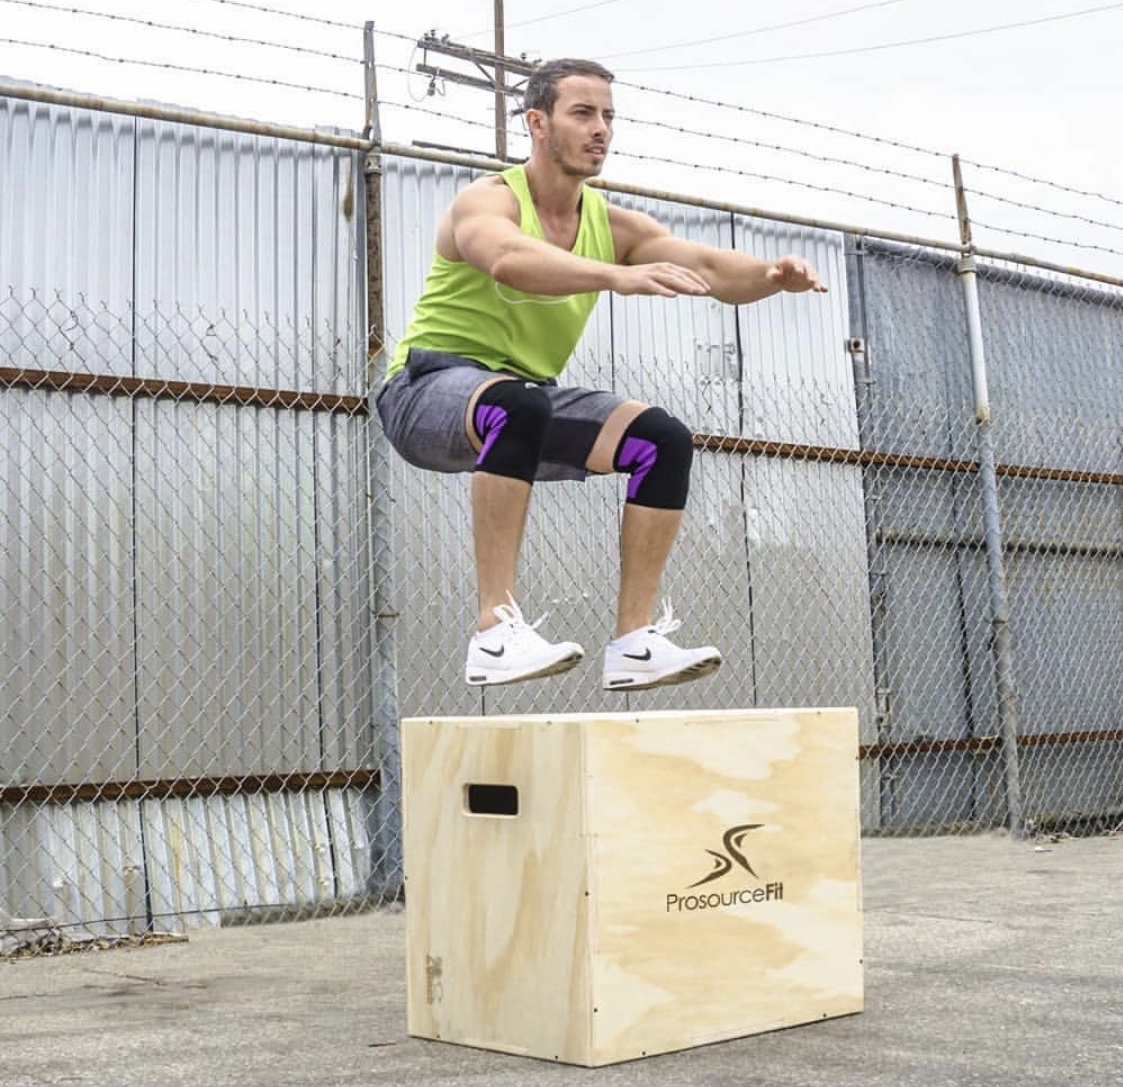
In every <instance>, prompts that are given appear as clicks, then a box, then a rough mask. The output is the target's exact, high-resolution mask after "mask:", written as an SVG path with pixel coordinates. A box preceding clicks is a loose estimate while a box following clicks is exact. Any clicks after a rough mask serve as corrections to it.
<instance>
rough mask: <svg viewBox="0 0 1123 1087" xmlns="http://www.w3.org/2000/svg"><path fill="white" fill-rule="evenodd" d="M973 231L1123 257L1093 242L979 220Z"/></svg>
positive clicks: (974, 221) (1121, 254)
mask: <svg viewBox="0 0 1123 1087" xmlns="http://www.w3.org/2000/svg"><path fill="white" fill-rule="evenodd" d="M971 229H972V231H976V230H993V231H995V232H996V233H998V234H1008V235H1010V236H1011V237H1014V238H1032V239H1033V240H1034V241H1038V242H1047V243H1048V244H1049V245H1063V246H1066V247H1068V248H1072V249H1086V250H1088V251H1090V252H1095V253H1109V254H1111V255H1112V256H1116V257H1123V249H1113V248H1111V247H1110V246H1106V245H1093V244H1092V243H1091V242H1077V241H1073V240H1072V239H1071V238H1050V237H1047V236H1046V235H1044V234H1035V233H1034V232H1033V231H1029V230H1015V229H1014V228H1013V227H1005V226H998V225H997V224H995V223H987V222H983V221H981V220H979V219H976V218H974V216H972V218H971Z"/></svg>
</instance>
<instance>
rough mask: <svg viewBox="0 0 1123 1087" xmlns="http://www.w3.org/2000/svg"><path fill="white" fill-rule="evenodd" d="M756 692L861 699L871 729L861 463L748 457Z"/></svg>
mask: <svg viewBox="0 0 1123 1087" xmlns="http://www.w3.org/2000/svg"><path fill="white" fill-rule="evenodd" d="M745 489H746V492H747V499H746V501H747V502H748V503H749V506H748V509H747V510H746V522H747V529H746V531H747V534H748V539H749V563H750V570H751V576H752V621H753V635H754V644H755V660H756V673H757V699H758V704H759V705H764V706H777V705H779V706H816V705H828V706H855V707H857V708H858V710H859V720H860V727H861V736H862V739H863V742H868V741H869V740H870V739H871V738H872V735H873V710H874V692H873V683H872V676H873V647H872V642H871V639H870V598H869V575H868V562H867V552H866V545H865V536H864V529H863V526H864V520H865V513H864V509H863V505H862V500H863V496H862V478H861V472H860V469H858V468H857V467H843V466H839V465H831V464H817V463H804V462H798V461H785V460H777V459H769V458H761V459H758V460H755V461H751V462H749V463H748V465H747V466H746V483H745Z"/></svg>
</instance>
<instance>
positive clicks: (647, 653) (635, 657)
mask: <svg viewBox="0 0 1123 1087" xmlns="http://www.w3.org/2000/svg"><path fill="white" fill-rule="evenodd" d="M622 656H625V657H627V658H628V660H630V661H649V660H651V650H650V649H645V650H644V651H643V652H642V653H624V654H622Z"/></svg>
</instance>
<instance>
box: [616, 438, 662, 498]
mask: <svg viewBox="0 0 1123 1087" xmlns="http://www.w3.org/2000/svg"><path fill="white" fill-rule="evenodd" d="M658 454H659V447H658V446H657V445H656V444H655V443H654V442H648V441H644V440H643V438H627V439H625V441H624V444H623V445H622V446H621V447H620V455H619V457H618V458H617V463H618V464H619V465H620V468H621V469H622V470H623V471H625V472H631V476H630V478H629V479H628V497H629V498H635V497H636V491H638V490H639V488H640V484H641V483H643V481H644V480H645V479H646V478H647V473H648V472H650V471H651V469H652V467H653V466H654V465H655V458H656V457H657V456H658Z"/></svg>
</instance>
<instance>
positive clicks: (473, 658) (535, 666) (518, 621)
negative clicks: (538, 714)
mask: <svg viewBox="0 0 1123 1087" xmlns="http://www.w3.org/2000/svg"><path fill="white" fill-rule="evenodd" d="M507 599H508V600H509V601H510V603H509V604H500V605H499V606H498V607H496V608H495V614H496V616H497V617H498V619H499V623H498V624H497V625H496V626H493V627H489V628H488V629H487V630H485V631H482V632H477V633H476V634H474V635H473V636H472V640H471V642H469V643H468V663H467V664H466V665H465V666H464V679H465V680H466V681H467V682H468V683H469V684H470V685H471V686H473V687H485V686H492V685H494V684H499V683H518V682H519V681H520V680H523V679H539V678H541V677H542V676H552V675H556V674H557V673H558V672H567V671H569V669H570V668H572V667H573V666H574V665H575V664H576V663H577V662H578V661H579V660H580V659H581V658H582V657H583V656H584V655H585V650H584V649H582V648H581V647H580V646H579V645H578V644H577V643H576V642H558V643H557V644H556V645H555V644H554V643H552V642H548V641H546V639H545V638H543V637H542V635H541V634H539V633H538V630H537V628H538V626H539V624H540V623H541V622H542V619H545V618H546V616H545V615H543V616H542V618H541V619H539V620H538V621H537V622H535V623H533V624H531V623H528V622H527V621H526V620H525V619H523V613H522V612H521V611H520V610H519V606H518V604H516V603H515V601H514V600H513V599H512V598H511V595H510V593H508V594H507Z"/></svg>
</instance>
